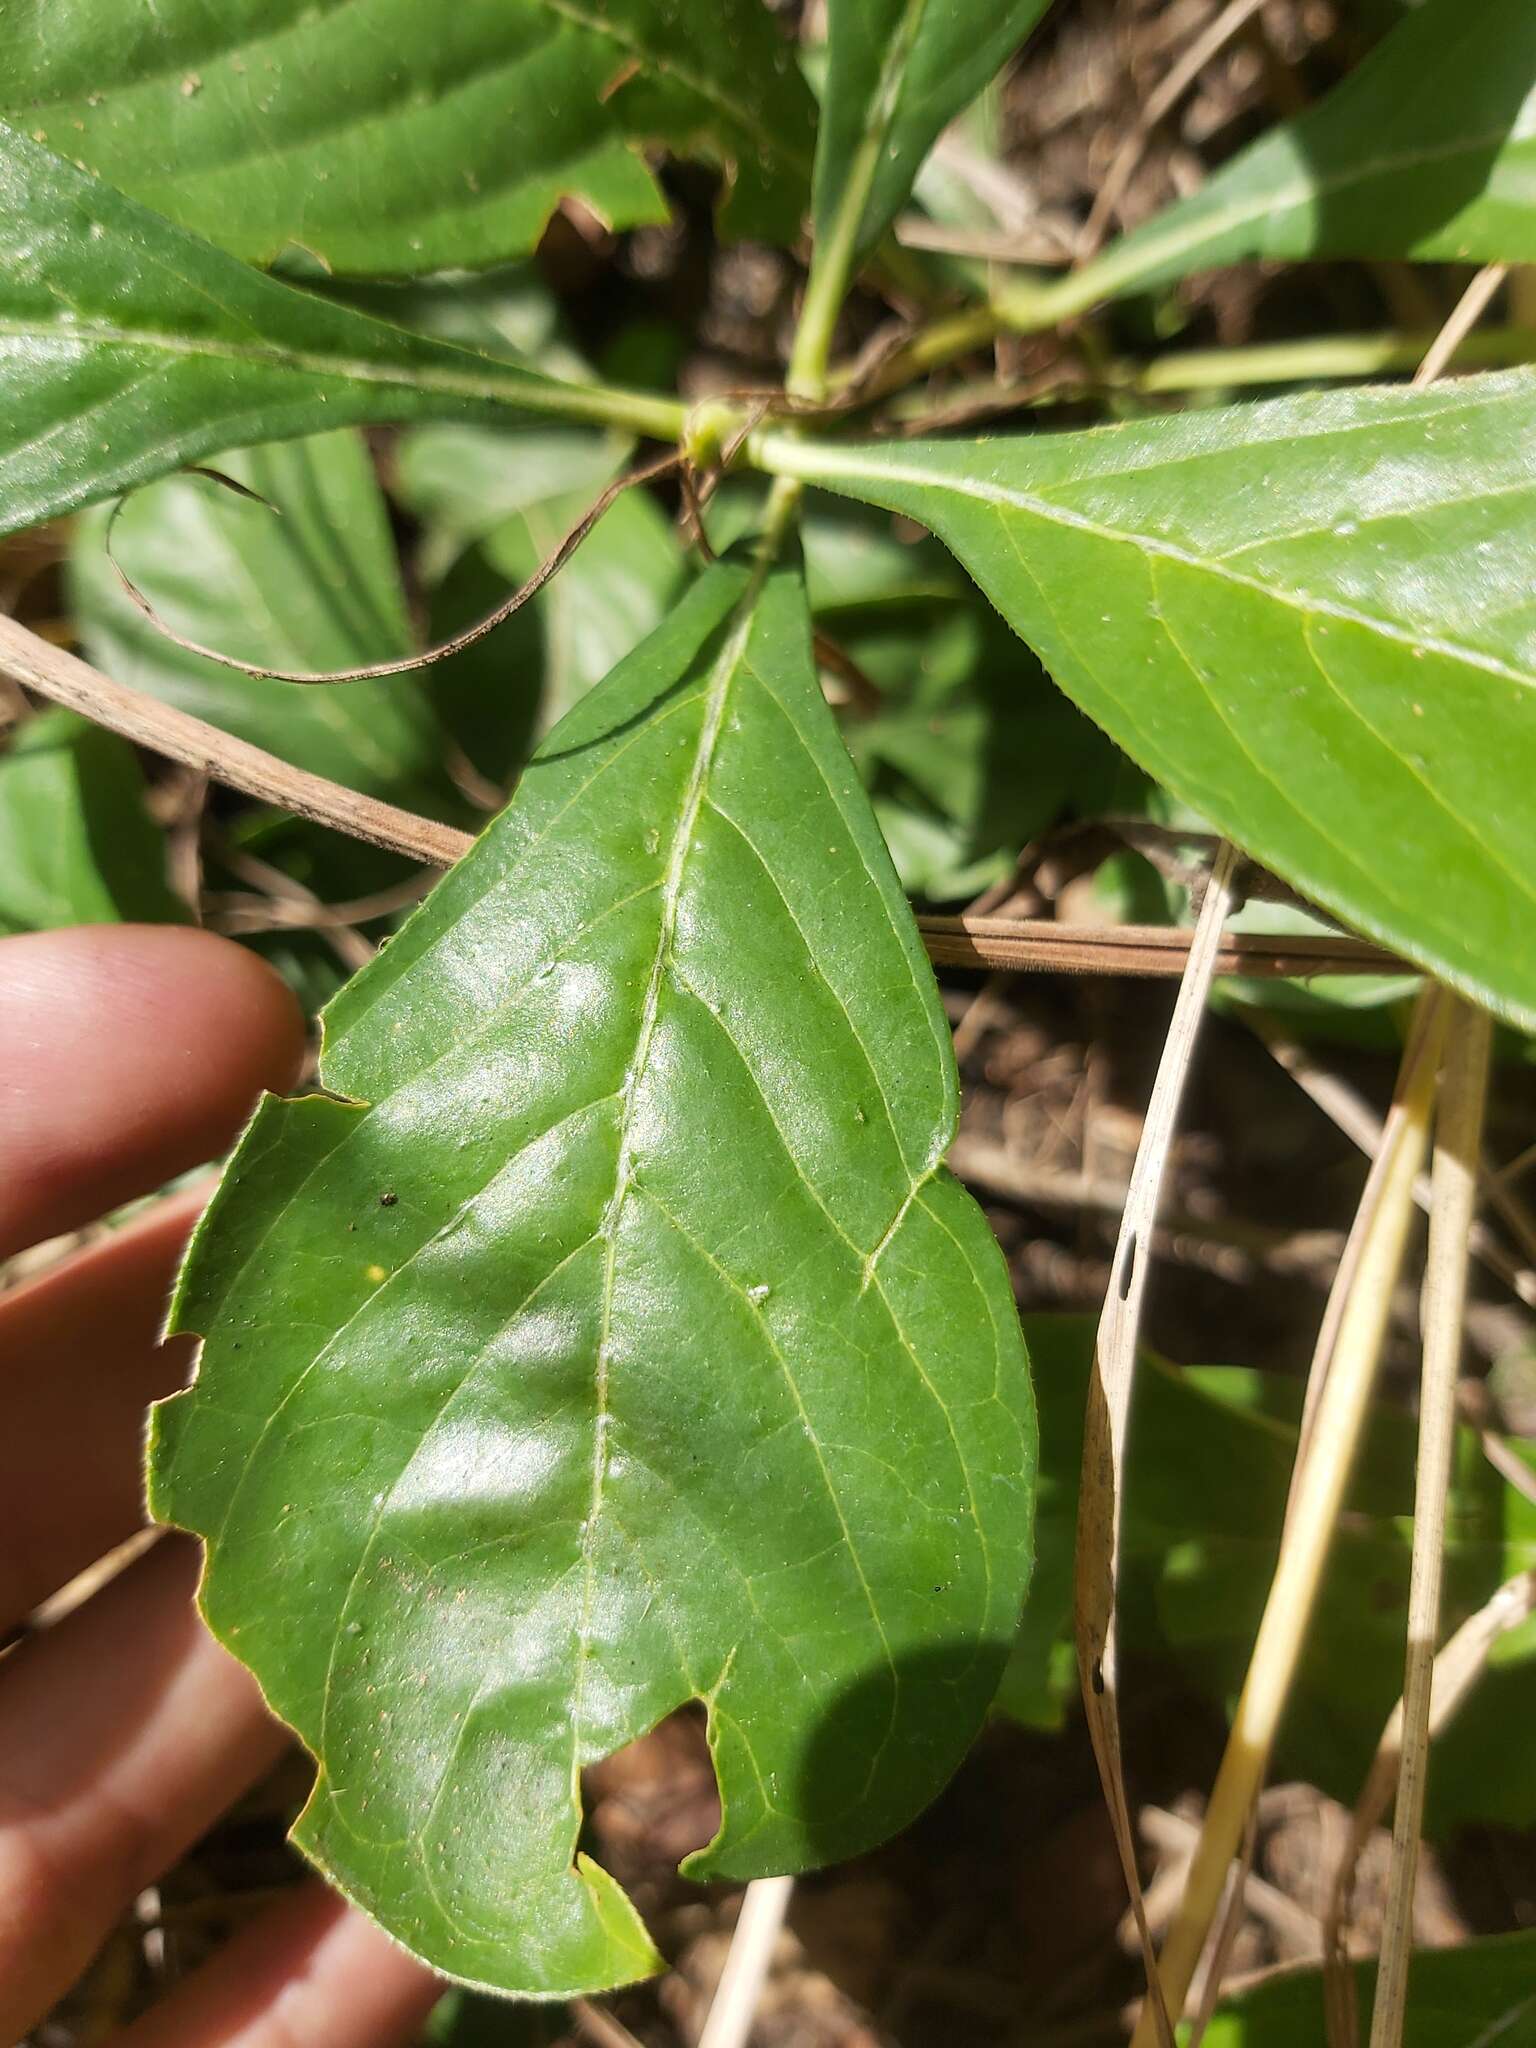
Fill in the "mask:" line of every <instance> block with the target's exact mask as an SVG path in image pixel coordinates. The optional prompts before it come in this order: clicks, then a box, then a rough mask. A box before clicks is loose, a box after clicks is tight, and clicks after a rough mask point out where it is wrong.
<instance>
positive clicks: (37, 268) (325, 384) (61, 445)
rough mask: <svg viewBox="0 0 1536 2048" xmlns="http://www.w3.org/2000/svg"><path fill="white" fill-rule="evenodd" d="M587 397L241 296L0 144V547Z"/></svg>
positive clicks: (60, 172)
mask: <svg viewBox="0 0 1536 2048" xmlns="http://www.w3.org/2000/svg"><path fill="white" fill-rule="evenodd" d="M591 397H592V394H590V393H585V392H584V391H583V390H582V389H581V388H580V387H577V386H574V385H568V384H562V383H560V382H558V381H557V380H556V379H554V378H548V377H541V376H540V375H539V374H538V372H537V371H534V370H531V369H526V368H523V367H521V366H519V365H517V364H515V363H513V362H511V361H509V360H508V359H507V358H506V356H505V355H503V356H501V357H499V358H498V359H496V360H492V359H491V358H490V357H487V356H478V355H475V354H474V353H472V352H471V351H470V350H468V349H460V348H455V347H453V346H452V345H451V344H449V343H446V342H439V341H434V340H431V339H429V338H428V337H426V336H423V335H419V334H407V333H406V332H404V331H403V330H402V329H399V328H393V327H387V326H385V325H384V323H383V322H382V321H378V320H370V319H369V318H367V316H366V315H364V314H361V313H355V312H352V311H350V310H349V309H348V308H346V307H344V306H339V305H334V304H330V303H327V302H326V301H325V300H323V299H320V298H317V297H315V296H314V295H313V294H311V293H308V292H301V291H296V290H294V289H293V288H292V287H290V286H287V285H282V284H279V283H277V282H276V281H275V280H273V279H271V278H266V277H262V276H259V275H258V274H257V273H256V272H255V271H252V270H250V269H248V268H247V267H246V266H245V265H244V264H243V263H238V262H236V261H235V260H234V258H233V257H230V256H226V255H223V254H222V253H221V252H220V251H218V250H217V249H214V248H212V247H211V246H210V245H209V244H208V243H206V242H200V241H198V240H197V239H196V237H195V236H192V235H188V234H186V233H185V232H183V230H181V229H179V228H175V227H172V226H171V224H170V223H169V222H168V221H165V220H162V219H161V218H160V217H159V216H158V215H157V214H153V213H148V212H146V211H145V210H144V208H143V207H141V206H137V205H135V204H134V203H133V201H131V200H128V199H125V198H123V197H122V195H121V194H120V193H118V192H115V191H114V190H113V189H112V187H111V186H110V185H104V184H98V183H97V182H96V181H95V180H94V179H92V178H89V177H87V176H85V175H84V174H83V173H82V172H80V171H78V170H76V169H75V167H74V166H73V165H72V164H68V163H65V162H64V161H63V160H62V158H60V157H56V156H53V155H50V153H49V152H48V151H47V150H46V149H41V148H39V147H38V145H37V144H36V143H35V142H30V141H28V140H27V139H26V138H25V137H24V136H21V135H18V134H17V133H16V132H15V130H14V129H10V128H6V127H5V126H4V125H3V124H0V533H9V532H12V531H14V530H15V529H16V528H18V527H23V526H30V525H33V524H35V523H36V522H37V521H38V520H41V519H49V518H52V517H53V516H54V515H55V514H57V513H60V512H68V511H71V510H73V509H74V508H75V507H76V506H77V505H84V504H88V503H89V502H90V501H91V500H92V499H93V498H102V497H106V496H108V495H109V494H110V493H111V492H113V491H120V490H126V489H128V488H129V487H131V486H132V485H134V484H142V483H147V482H149V481H150V480H151V479H152V478H154V477H157V476H163V475H165V473H166V472H167V471H168V470H173V469H177V468H179V467H180V466H181V465H182V464H183V463H186V462H190V461H193V460H195V459H196V458H197V457H199V456H202V455H207V454H210V453H212V452H214V451H215V450H218V449H223V448H230V447H234V446H237V445H240V444H242V443H247V442H252V441H269V440H279V439H285V438H287V437H288V436H291V435H295V434H306V433H312V432H315V431H316V430H317V429H320V428H323V427H339V426H345V425H348V424H354V423H360V422H362V421H380V422H382V421H393V420H413V419H426V418H431V417H441V416H444V415H448V416H452V415H454V414H458V415H460V416H465V417H481V418H493V417H496V416H503V417H504V416H505V413H506V411H507V409H508V408H511V409H513V410H517V409H519V408H529V409H531V410H533V411H535V412H547V411H553V412H557V413H560V412H563V413H565V414H566V415H567V416H571V417H575V418H578V419H584V418H590V417H592V412H591V405H590V401H591ZM640 405H641V412H642V413H647V414H649V413H652V412H654V414H655V416H654V418H651V420H650V424H649V426H647V423H646V419H645V418H642V417H637V416H636V415H635V413H634V411H633V410H632V409H627V413H626V416H627V418H628V419H629V422H630V424H632V425H634V426H636V427H637V428H643V429H644V430H646V431H660V432H661V433H662V434H663V435H670V434H672V433H673V432H675V431H676V424H677V422H676V420H675V419H674V417H673V415H674V414H675V413H676V411H677V408H675V407H673V406H671V405H669V404H667V403H665V402H662V401H656V402H655V406H654V407H648V406H647V405H646V402H644V401H641V402H640ZM657 408H659V410H658V409H657Z"/></svg>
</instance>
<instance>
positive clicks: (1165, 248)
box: [1046, 0, 1536, 304]
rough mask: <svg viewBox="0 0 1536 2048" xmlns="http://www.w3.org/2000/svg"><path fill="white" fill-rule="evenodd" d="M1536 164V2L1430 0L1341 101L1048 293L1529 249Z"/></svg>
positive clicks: (1267, 140) (1508, 259)
mask: <svg viewBox="0 0 1536 2048" xmlns="http://www.w3.org/2000/svg"><path fill="white" fill-rule="evenodd" d="M1533 173H1536V10H1533V9H1532V8H1531V7H1530V6H1529V4H1528V0H1482V4H1481V5H1479V6H1476V7H1468V6H1467V5H1466V4H1465V0H1428V4H1426V5H1425V6H1423V7H1420V8H1418V9H1416V10H1415V11H1414V12H1413V13H1412V14H1410V15H1409V16H1408V17H1407V18H1406V19H1405V20H1404V21H1403V22H1402V24H1401V25H1400V26H1399V27H1398V28H1396V29H1394V30H1393V32H1392V33H1391V34H1390V35H1389V36H1388V37H1387V38H1386V39H1385V41H1384V42H1382V43H1381V44H1380V45H1379V46H1378V48H1377V49H1375V50H1374V51H1372V53H1371V55H1370V56H1369V57H1368V58H1367V59H1366V60H1365V62H1364V63H1363V64H1361V65H1360V66H1359V67H1358V68H1357V69H1356V70H1355V71H1353V72H1351V73H1350V75H1349V77H1348V78H1346V79H1345V81H1344V83H1343V84H1342V85H1340V86H1337V87H1336V88H1335V89H1334V91H1333V92H1331V93H1330V94H1329V95H1328V96H1327V98H1326V99H1323V100H1321V101H1319V103H1318V104H1317V105H1316V106H1315V107H1312V108H1309V109H1308V111H1307V112H1306V113H1304V114H1302V115H1300V116H1299V117H1298V118H1297V119H1296V120H1294V121H1288V122H1287V123H1286V124H1285V125H1284V126H1283V127H1280V128H1276V129H1274V130H1273V131H1272V132H1271V133H1270V134H1268V135H1265V136H1263V137H1262V138H1261V139H1260V140H1259V141H1258V142H1256V143H1254V144H1253V145H1252V146H1251V147H1250V148H1248V149H1245V150H1244V151H1242V153H1241V154H1240V155H1238V156H1236V157H1234V159H1233V160H1232V162H1231V163H1229V164H1227V165H1226V166H1225V167H1224V168H1223V169H1222V170H1220V171H1218V172H1217V173H1216V175H1215V176H1214V177H1212V178H1210V179H1208V180H1207V181H1206V183H1205V184H1204V185H1202V186H1201V188H1200V190H1199V191H1198V192H1196V193H1195V194H1194V195H1193V196H1192V197H1191V198H1189V199H1186V200H1184V201H1183V202H1182V203H1181V204H1179V205H1177V206H1173V207H1170V208H1169V209H1168V210H1167V212H1165V213H1161V214H1159V215H1158V216H1157V217H1156V218H1155V219H1154V220H1151V221H1149V222H1148V223H1147V224H1146V225H1145V226H1144V227H1142V228H1140V229H1138V230H1137V231H1136V232H1135V233H1134V234H1131V235H1127V236H1126V237H1125V239H1124V240H1123V241H1120V242H1117V243H1116V244H1115V245H1114V246H1113V247H1112V248H1111V249H1109V250H1108V251H1107V252H1106V253H1105V255H1104V256H1103V257H1102V258H1101V260H1100V261H1099V262H1097V263H1095V264H1092V265H1091V266H1089V268H1088V269H1086V270H1084V271H1082V272H1081V273H1080V279H1081V282H1080V283H1079V281H1078V280H1077V279H1074V280H1073V282H1072V283H1071V284H1069V285H1064V286H1063V287H1062V288H1061V292H1060V293H1059V294H1053V293H1052V292H1051V290H1050V288H1049V287H1048V288H1047V292H1046V297H1047V298H1048V299H1050V300H1051V301H1052V303H1053V304H1054V301H1055V298H1056V297H1057V296H1059V297H1061V298H1063V299H1066V298H1071V299H1072V300H1074V301H1075V302H1078V303H1085V304H1086V303H1092V301H1093V300H1094V299H1099V298H1105V297H1108V296H1110V295H1111V294H1113V293H1116V292H1124V291H1132V290H1138V291H1139V290H1143V289H1145V288H1147V287H1148V286H1151V285H1158V284H1166V283H1168V282H1170V281H1171V280H1173V279H1175V278H1179V277H1184V276H1187V275H1188V274H1189V272H1190V271H1193V270H1208V269H1211V268H1212V267H1214V266H1215V265H1217V264H1222V263H1241V262H1245V261H1247V260H1248V259H1250V258H1253V257H1262V258H1266V259H1270V260H1274V259H1281V260H1290V261H1295V260H1298V259H1309V258H1320V257H1330V256H1360V257H1410V258H1413V259H1414V260H1416V261H1420V262H1438V261H1452V262H1465V263H1494V262H1498V263H1528V262H1530V261H1532V260H1533V259H1536V206H1533V205H1532V204H1531V179H1532V175H1533Z"/></svg>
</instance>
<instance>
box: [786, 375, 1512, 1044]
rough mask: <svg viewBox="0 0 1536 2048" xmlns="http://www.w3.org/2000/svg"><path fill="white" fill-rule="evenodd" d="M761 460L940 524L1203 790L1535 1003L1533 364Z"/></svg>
mask: <svg viewBox="0 0 1536 2048" xmlns="http://www.w3.org/2000/svg"><path fill="white" fill-rule="evenodd" d="M764 459H765V460H766V461H768V463H769V465H770V466H771V467H777V468H782V469H783V470H785V471H786V472H788V473H791V474H795V475H800V476H804V477H806V478H808V479H810V480H811V481H814V482H816V483H818V484H821V485H823V486H825V487H827V488H829V489H832V490H842V491H845V492H846V493H847V494H848V495H850V496H853V497H858V498H861V499H864V500H866V501H868V502H870V503H873V504H877V505H882V506H885V507H887V508H888V509H890V510H893V511H899V512H905V513H907V514H908V515H909V516H910V517H911V518H913V519H916V520H919V521H921V522H922V523H923V524H924V525H926V526H928V527H930V528H932V530H933V531H934V532H935V533H937V534H938V535H939V537H940V538H941V539H943V540H944V541H945V542H946V543H947V544H948V545H949V547H950V548H951V549H952V550H953V551H954V553H955V554H956V555H957V556H958V557H959V559H960V560H961V562H962V563H963V564H964V565H965V566H966V568H967V569H969V570H970V572H971V574H972V575H973V576H974V577H975V578H976V580H977V582H978V583H979V584H980V585H981V587H982V589H983V590H985V591H986V593H987V595H988V596H989V597H990V598H991V599H992V602H993V603H994V604H995V605H996V606H997V607H998V609H999V611H1001V612H1002V614H1003V616H1004V617H1005V618H1006V619H1008V621H1009V623H1010V624H1011V625H1012V626H1013V627H1014V629H1015V630H1016V631H1017V632H1018V633H1020V634H1021V635H1022V636H1023V637H1024V638H1025V639H1026V640H1028V641H1029V643H1030V644H1031V646H1033V647H1034V648H1035V650H1036V651H1037V652H1038V653H1039V654H1040V655H1041V657H1042V658H1043V660H1044V661H1045V664H1046V666H1047V668H1048V669H1049V671H1050V673H1051V674H1052V676H1053V677H1054V678H1055V679H1056V681H1057V682H1058V683H1059V684H1060V685H1061V687H1062V688H1063V689H1064V690H1065V691H1066V692H1067V693H1068V695H1069V696H1071V697H1073V698H1074V699H1075V700H1076V702H1077V703H1078V704H1080V705H1081V706H1082V708H1083V709H1084V710H1085V711H1086V712H1088V714H1089V716H1090V717H1092V718H1094V719H1096V720H1097V721H1098V723H1099V724H1100V725H1102V726H1103V727H1104V728H1105V729H1106V730H1107V731H1108V732H1109V733H1110V734H1111V735H1112V736H1113V737H1114V738H1115V739H1116V740H1117V741H1118V742H1119V743H1120V745H1121V746H1123V747H1124V748H1125V750H1126V752H1127V753H1129V754H1130V755H1131V756H1132V757H1133V758H1134V759H1135V760H1137V761H1138V762H1140V764H1141V765H1142V766H1143V767H1144V768H1146V769H1147V770H1148V771H1149V772H1150V773H1151V774H1153V775H1155V776H1156V777H1158V779H1159V780H1160V781H1162V782H1163V783H1165V784H1166V785H1167V787H1168V788H1170V789H1171V790H1173V791H1174V792H1175V793H1176V794H1177V795H1178V796H1180V797H1181V798H1182V799H1183V800H1184V801H1185V802H1186V803H1189V804H1191V805H1193V806H1194V807H1195V808H1196V809H1197V810H1199V811H1200V812H1201V813H1202V814H1203V815H1204V816H1205V817H1207V818H1209V819H1210V820H1211V821H1212V822H1213V824H1215V825H1216V826H1218V827H1219V828H1220V829H1221V830H1222V831H1223V832H1225V833H1227V834H1228V835H1229V836H1230V837H1232V838H1233V839H1235V840H1236V841H1237V842H1238V844H1239V845H1241V846H1243V847H1244V848H1246V850H1247V851H1248V852H1250V853H1251V854H1253V855H1254V856H1255V857H1256V858H1258V859H1260V860H1262V861H1264V862H1265V863H1266V864H1267V865H1269V866H1270V867H1273V868H1274V869H1275V870H1276V871H1277V872H1279V873H1280V874H1282V875H1284V876H1285V877H1286V879H1287V880H1289V881H1291V882H1292V883H1294V884H1295V885H1296V886H1297V887H1298V888H1300V889H1302V890H1304V891H1306V892H1307V893H1308V894H1309V895H1311V896H1313V897H1315V898H1316V900H1318V901H1319V902H1321V903H1322V904H1324V905H1325V906H1326V907H1327V908H1329V909H1331V910H1333V911H1335V912H1337V913H1338V915H1340V916H1341V917H1343V918H1345V919H1347V920H1348V921H1349V922H1350V923H1352V924H1354V925H1356V926H1358V927H1359V928H1360V929H1361V930H1362V931H1364V932H1367V933H1369V934H1370V935H1371V936H1372V937H1373V938H1377V939H1380V940H1381V941H1383V942H1384V943H1385V944H1387V945H1389V946H1392V947H1394V948H1396V949H1398V950H1399V951H1401V952H1403V953H1405V954H1407V955H1408V956H1409V957H1410V958H1412V959H1414V960H1416V961H1418V962H1419V963H1420V964H1422V965H1424V966H1426V967H1428V968H1430V969H1431V970H1432V971H1433V972H1435V973H1437V974H1439V975H1441V976H1442V977H1443V978H1444V979H1445V980H1447V981H1449V982H1450V983H1452V984H1453V985H1454V986H1456V987H1459V988H1462V989H1464V990H1466V991H1467V992H1468V993H1470V994H1472V995H1474V996H1475V997H1477V998H1478V999H1479V1000H1482V1001H1485V1002H1489V1003H1491V1004H1493V1005H1494V1006H1495V1007H1497V1008H1498V1009H1500V1010H1501V1011H1502V1012H1503V1014H1504V1015H1506V1016H1508V1017H1510V1018H1511V1019H1512V1020H1513V1021H1515V1022H1517V1023H1520V1024H1522V1025H1525V1026H1527V1027H1528V1026H1529V1025H1530V1024H1531V1022H1532V1021H1533V1020H1536V953H1533V951H1532V948H1531V946H1530V943H1529V934H1530V929H1531V924H1530V920H1531V916H1532V912H1533V909H1536V896H1533V885H1532V879H1531V878H1532V876H1533V875H1536V814H1533V812H1532V808H1531V805H1530V801H1529V792H1530V789H1531V786H1532V782H1533V778H1536V611H1533V608H1532V604H1531V599H1530V592H1531V589H1532V588H1533V585H1536V526H1533V522H1532V519H1531V516H1530V514H1531V509H1532V506H1533V504H1536V377H1533V376H1532V375H1530V374H1529V373H1528V372H1522V371H1515V372H1511V373H1507V374H1502V375H1497V376H1488V377H1475V378H1463V379H1458V380H1456V381H1455V382H1453V383H1448V384H1443V385H1439V386H1436V387H1434V388H1432V389H1428V390H1422V391H1403V390H1386V389H1370V390H1356V391H1340V392H1332V393H1326V394H1320V395H1319V394H1314V395H1310V396H1307V397H1303V398H1295V399H1280V400H1276V401H1273V402H1271V403H1268V404H1263V405H1254V406H1245V407H1234V408H1231V409H1229V410H1225V411H1221V412H1216V413H1203V414H1199V415H1183V416H1178V417H1172V418H1167V419H1162V420H1155V421H1148V422H1140V423H1137V424H1135V425H1130V426H1124V427H1111V428H1103V429H1097V430H1094V431H1091V432H1087V433H1077V434H1062V435H1053V436H1042V435H1037V436H1032V437H1030V438H1029V439H1027V440H1024V439H1009V438H997V439H994V440H984V441H979V442H929V443H925V444H912V443H909V444H907V446H905V447H904V448H902V449H901V450H900V451H899V452H896V453H894V454H893V453H892V452H891V451H890V450H888V449H886V448H878V447H868V448H861V449H853V448H831V447H813V446H812V445H811V444H809V443H806V444H803V445H801V444H792V443H791V442H790V441H789V440H788V438H787V437H774V438H773V440H772V442H771V445H770V444H765V450H764Z"/></svg>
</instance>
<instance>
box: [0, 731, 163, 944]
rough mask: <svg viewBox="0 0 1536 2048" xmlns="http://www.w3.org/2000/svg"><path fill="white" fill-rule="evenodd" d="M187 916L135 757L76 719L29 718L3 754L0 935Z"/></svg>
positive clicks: (0, 768) (0, 778) (122, 744)
mask: <svg viewBox="0 0 1536 2048" xmlns="http://www.w3.org/2000/svg"><path fill="white" fill-rule="evenodd" d="M186 915H187V910H186V905H185V904H184V903H182V901H181V900H180V898H179V897H177V896H174V895H173V894H172V893H171V891H170V889H169V888H168V887H167V885H166V879H165V840H164V838H163V837H162V835H161V833H160V831H159V829H158V828H157V826H156V825H155V824H154V822H153V820H152V819H151V817H150V815H149V813H148V811H147V810H146V809H145V808H144V778H143V776H142V775H141V774H140V772H139V764H138V761H137V760H136V758H135V756H134V751H133V749H132V747H130V746H129V745H128V743H127V741H126V740H120V739H118V738H117V736H116V735H115V734H114V733H110V732H103V730H102V729H101V727H100V726H97V725H91V724H89V723H88V722H87V721H86V720H85V719H83V718H76V717H75V716H74V714H73V713H72V712H69V711H43V712H39V713H38V714H37V716H36V717H33V718H28V719H27V720H26V721H25V722H24V723H23V724H22V725H21V726H20V727H19V728H18V730H17V731H16V733H15V734H14V736H13V737H12V739H11V743H10V746H9V748H8V749H7V751H6V752H5V753H4V754H0V932H35V931H52V930H54V929H55V928H56V927H57V926H59V925H72V924H103V923H116V922H117V921H118V920H119V919H131V920H136V921H141V922H144V923H151V924H155V923H165V922H171V923H180V922H182V921H183V920H184V919H185V918H186Z"/></svg>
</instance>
